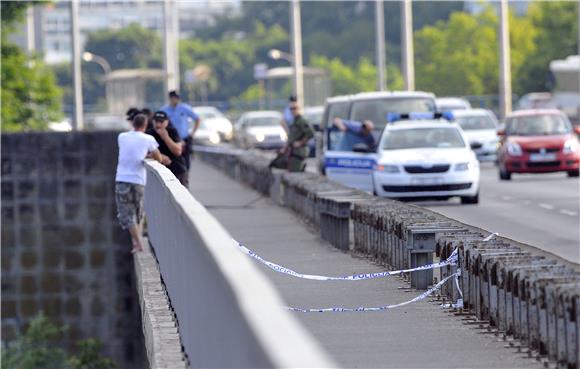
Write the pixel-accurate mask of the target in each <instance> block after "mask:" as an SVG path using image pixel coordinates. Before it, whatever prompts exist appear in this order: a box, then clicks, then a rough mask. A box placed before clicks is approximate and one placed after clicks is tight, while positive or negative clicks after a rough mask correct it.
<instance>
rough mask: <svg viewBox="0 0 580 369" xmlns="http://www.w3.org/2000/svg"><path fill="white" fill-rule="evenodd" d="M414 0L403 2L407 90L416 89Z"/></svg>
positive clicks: (402, 21)
mask: <svg viewBox="0 0 580 369" xmlns="http://www.w3.org/2000/svg"><path fill="white" fill-rule="evenodd" d="M411 1H412V0H402V2H401V35H402V37H403V40H402V41H403V42H402V44H403V75H404V77H405V90H407V91H414V90H415V57H414V55H413V53H414V47H413V4H412V3H411Z"/></svg>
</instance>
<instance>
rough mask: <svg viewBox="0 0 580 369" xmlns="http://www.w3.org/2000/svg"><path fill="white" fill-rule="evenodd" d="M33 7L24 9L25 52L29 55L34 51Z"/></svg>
mask: <svg viewBox="0 0 580 369" xmlns="http://www.w3.org/2000/svg"><path fill="white" fill-rule="evenodd" d="M34 8H35V5H31V6H29V7H28V9H26V51H27V52H28V53H29V55H32V54H34V52H35V51H36V29H35V25H34V13H35V9H34Z"/></svg>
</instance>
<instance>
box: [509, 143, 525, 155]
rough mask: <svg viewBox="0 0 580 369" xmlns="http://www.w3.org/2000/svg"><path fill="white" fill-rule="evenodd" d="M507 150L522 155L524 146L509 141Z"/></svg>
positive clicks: (511, 153) (512, 153)
mask: <svg viewBox="0 0 580 369" xmlns="http://www.w3.org/2000/svg"><path fill="white" fill-rule="evenodd" d="M507 152H508V154H510V155H511V156H522V148H521V147H520V145H518V144H517V143H515V142H508V143H507Z"/></svg>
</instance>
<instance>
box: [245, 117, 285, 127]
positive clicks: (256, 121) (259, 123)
mask: <svg viewBox="0 0 580 369" xmlns="http://www.w3.org/2000/svg"><path fill="white" fill-rule="evenodd" d="M281 120H282V118H280V117H255V118H248V120H247V123H246V125H247V126H248V127H265V126H279V125H280V121H281Z"/></svg>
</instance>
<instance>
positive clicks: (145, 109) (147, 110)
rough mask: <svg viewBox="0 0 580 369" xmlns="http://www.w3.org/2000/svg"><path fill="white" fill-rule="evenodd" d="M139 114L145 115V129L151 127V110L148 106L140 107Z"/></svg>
mask: <svg viewBox="0 0 580 369" xmlns="http://www.w3.org/2000/svg"><path fill="white" fill-rule="evenodd" d="M141 114H143V115H145V116H146V117H147V130H149V129H152V128H153V123H154V122H153V112H152V111H151V109H149V108H143V109H141Z"/></svg>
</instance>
